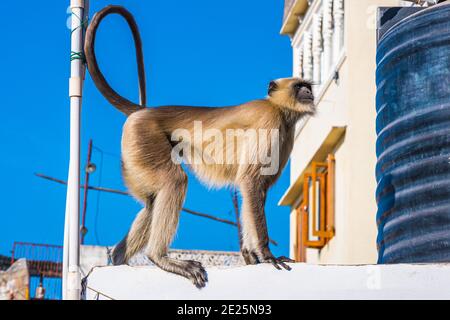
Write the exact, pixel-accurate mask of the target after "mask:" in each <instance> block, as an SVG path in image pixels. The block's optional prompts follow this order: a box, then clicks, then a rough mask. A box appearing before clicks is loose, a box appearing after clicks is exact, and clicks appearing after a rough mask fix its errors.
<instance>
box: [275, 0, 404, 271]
mask: <svg viewBox="0 0 450 320" xmlns="http://www.w3.org/2000/svg"><path fill="white" fill-rule="evenodd" d="M402 5H407V6H411V2H404V1H399V0H309V1H308V0H286V2H285V15H284V20H283V27H282V30H281V33H282V34H284V35H289V37H290V38H291V41H292V49H293V76H297V77H302V78H304V79H307V80H311V81H312V82H313V83H314V90H315V96H316V105H317V110H318V112H317V115H316V116H314V117H311V118H308V119H305V120H304V121H301V122H300V123H299V124H298V127H297V132H296V139H295V145H294V150H293V152H292V157H291V172H290V177H291V184H290V186H289V188H288V189H287V190H286V193H285V195H284V196H283V197H282V199H281V200H280V203H279V204H280V205H284V206H290V207H291V214H290V239H291V240H290V255H291V257H292V258H295V259H296V260H297V261H303V262H305V261H306V262H308V263H320V264H360V263H376V261H377V247H376V236H377V226H376V211H377V208H376V199H375V189H376V180H375V164H376V151H375V142H376V130H375V119H376V109H375V98H376V97H375V95H376V85H375V70H376V43H377V39H376V20H377V10H378V8H379V7H390V6H402Z"/></svg>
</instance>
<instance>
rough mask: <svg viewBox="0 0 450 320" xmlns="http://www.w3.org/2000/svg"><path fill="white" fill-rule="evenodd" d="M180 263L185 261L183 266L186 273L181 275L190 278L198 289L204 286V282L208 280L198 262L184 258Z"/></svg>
mask: <svg viewBox="0 0 450 320" xmlns="http://www.w3.org/2000/svg"><path fill="white" fill-rule="evenodd" d="M182 263H186V265H185V267H184V268H185V271H186V273H187V274H186V275H183V276H184V277H186V278H188V279H189V280H191V281H192V283H193V284H194V285H195V286H196V287H197V288H199V289H201V288H203V287H204V286H206V282H208V274H207V273H206V270H205V268H203V266H202V264H201V263H200V262H198V261H194V260H185V261H183V262H182Z"/></svg>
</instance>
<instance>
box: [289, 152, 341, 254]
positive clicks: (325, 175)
mask: <svg viewBox="0 0 450 320" xmlns="http://www.w3.org/2000/svg"><path fill="white" fill-rule="evenodd" d="M335 162H336V160H335V158H334V155H332V154H330V155H328V157H327V161H326V162H315V161H314V162H313V163H312V165H311V173H307V174H305V176H304V179H303V200H302V203H301V204H300V206H299V207H298V208H297V209H296V219H297V223H296V225H297V232H296V247H295V259H296V260H297V261H299V262H305V261H306V248H314V249H321V248H323V247H324V246H325V245H326V244H327V243H328V242H329V240H330V239H332V238H333V237H334V235H335V226H334V213H335V212H334V211H335V207H334V195H335V186H334V184H335ZM317 182H319V190H317V189H318V188H317V187H316V185H315V183H317ZM310 183H312V188H311V190H312V192H311V196H312V200H313V201H311V202H312V203H311V204H310ZM317 199H319V201H317ZM317 202H318V203H319V213H318V212H317V211H318V210H317V209H318V208H317V207H318V206H317ZM318 214H319V215H320V217H319V225H317V215H318ZM310 216H311V219H312V222H311V224H312V226H311V229H312V230H311V234H312V235H313V236H314V237H317V240H311V239H309V235H310V232H309V226H310V223H309V219H310Z"/></svg>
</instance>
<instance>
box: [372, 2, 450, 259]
mask: <svg viewBox="0 0 450 320" xmlns="http://www.w3.org/2000/svg"><path fill="white" fill-rule="evenodd" d="M376 76H377V119H376V124H377V135H378V137H377V157H378V161H377V166H376V176H377V182H378V187H377V193H376V196H377V202H378V212H377V224H378V239H377V242H378V252H379V259H378V262H379V263H412V262H417V263H422V262H450V5H449V4H442V5H436V6H432V7H430V8H427V9H424V10H422V11H420V12H418V13H415V14H413V15H411V16H408V17H407V18H405V19H403V20H401V21H400V22H398V23H397V24H395V25H394V26H392V27H391V28H390V29H389V31H387V32H386V33H384V34H383V35H382V37H381V39H380V40H379V43H378V51H377V74H376Z"/></svg>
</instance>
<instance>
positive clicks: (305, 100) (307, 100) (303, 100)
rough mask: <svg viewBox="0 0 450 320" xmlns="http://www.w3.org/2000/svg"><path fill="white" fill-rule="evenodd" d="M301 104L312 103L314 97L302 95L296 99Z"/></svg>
mask: <svg viewBox="0 0 450 320" xmlns="http://www.w3.org/2000/svg"><path fill="white" fill-rule="evenodd" d="M298 102H300V103H301V104H307V105H310V106H311V105H314V97H302V98H300V99H298Z"/></svg>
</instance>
